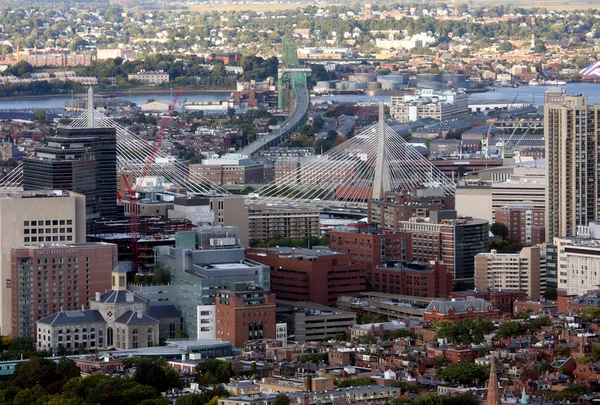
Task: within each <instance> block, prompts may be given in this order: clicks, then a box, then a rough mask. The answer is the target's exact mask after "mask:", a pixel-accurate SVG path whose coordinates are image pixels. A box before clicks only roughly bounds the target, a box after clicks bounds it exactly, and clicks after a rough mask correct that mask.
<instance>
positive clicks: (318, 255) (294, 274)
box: [246, 248, 366, 305]
mask: <svg viewBox="0 0 600 405" xmlns="http://www.w3.org/2000/svg"><path fill="white" fill-rule="evenodd" d="M246 257H247V258H248V259H250V260H254V261H256V262H259V263H262V264H264V265H267V266H269V267H270V268H271V291H272V292H273V293H274V294H275V295H276V296H277V298H279V299H283V300H290V301H310V302H314V303H317V304H322V305H336V303H337V299H338V298H339V297H342V296H356V295H359V294H360V293H361V292H364V291H365V288H366V286H365V283H366V281H365V276H366V269H365V265H364V264H362V263H357V262H355V261H354V260H353V259H352V256H351V255H350V254H347V253H338V252H330V251H319V250H309V249H295V248H275V249H271V248H268V249H249V250H246Z"/></svg>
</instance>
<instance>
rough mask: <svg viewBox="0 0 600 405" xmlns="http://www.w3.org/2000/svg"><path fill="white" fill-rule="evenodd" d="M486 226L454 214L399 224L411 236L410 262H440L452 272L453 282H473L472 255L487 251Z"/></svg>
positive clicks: (487, 236) (473, 264)
mask: <svg viewBox="0 0 600 405" xmlns="http://www.w3.org/2000/svg"><path fill="white" fill-rule="evenodd" d="M488 226H489V223H488V221H485V220H483V219H478V218H471V217H457V216H456V211H432V213H431V215H430V217H429V218H412V219H411V220H410V221H400V223H399V230H401V231H403V232H408V233H410V234H411V239H412V260H413V261H415V262H418V263H429V262H430V261H432V260H438V261H442V262H443V263H444V264H445V265H447V266H448V271H450V272H453V273H454V281H455V282H456V281H472V280H473V277H474V274H475V259H474V258H475V255H477V254H478V253H482V252H487V250H488V240H489V231H488Z"/></svg>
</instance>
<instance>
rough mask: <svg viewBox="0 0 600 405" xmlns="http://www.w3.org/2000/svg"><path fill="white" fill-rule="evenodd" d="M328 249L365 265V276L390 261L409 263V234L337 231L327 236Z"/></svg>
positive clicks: (371, 230)
mask: <svg viewBox="0 0 600 405" xmlns="http://www.w3.org/2000/svg"><path fill="white" fill-rule="evenodd" d="M329 247H330V249H331V250H334V251H336V252H344V253H349V254H351V255H352V259H353V260H355V261H357V262H360V263H364V264H365V265H366V268H367V277H370V275H369V273H370V272H371V270H372V269H373V268H375V267H376V266H379V265H381V264H383V263H387V262H389V261H400V260H409V261H410V260H412V244H411V237H410V234H409V233H406V232H392V231H384V230H381V229H374V228H360V227H357V228H350V227H347V228H338V229H336V230H334V231H331V232H330V233H329Z"/></svg>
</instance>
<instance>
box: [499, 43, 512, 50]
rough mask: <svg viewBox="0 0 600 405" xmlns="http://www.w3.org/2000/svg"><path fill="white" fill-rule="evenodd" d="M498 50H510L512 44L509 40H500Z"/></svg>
mask: <svg viewBox="0 0 600 405" xmlns="http://www.w3.org/2000/svg"><path fill="white" fill-rule="evenodd" d="M500 50H501V51H502V52H510V51H512V50H513V44H511V43H510V42H508V41H506V42H502V44H501V45H500Z"/></svg>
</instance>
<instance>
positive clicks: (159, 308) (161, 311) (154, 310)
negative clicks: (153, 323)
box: [148, 305, 181, 319]
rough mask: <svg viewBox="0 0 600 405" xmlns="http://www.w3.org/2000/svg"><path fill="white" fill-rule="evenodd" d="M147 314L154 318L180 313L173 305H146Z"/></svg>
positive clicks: (174, 315) (177, 315) (176, 316)
mask: <svg viewBox="0 0 600 405" xmlns="http://www.w3.org/2000/svg"><path fill="white" fill-rule="evenodd" d="M148 315H150V316H151V317H152V318H155V319H164V318H179V317H181V313H180V312H179V311H178V310H177V308H175V306H174V305H151V306H150V307H148Z"/></svg>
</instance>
